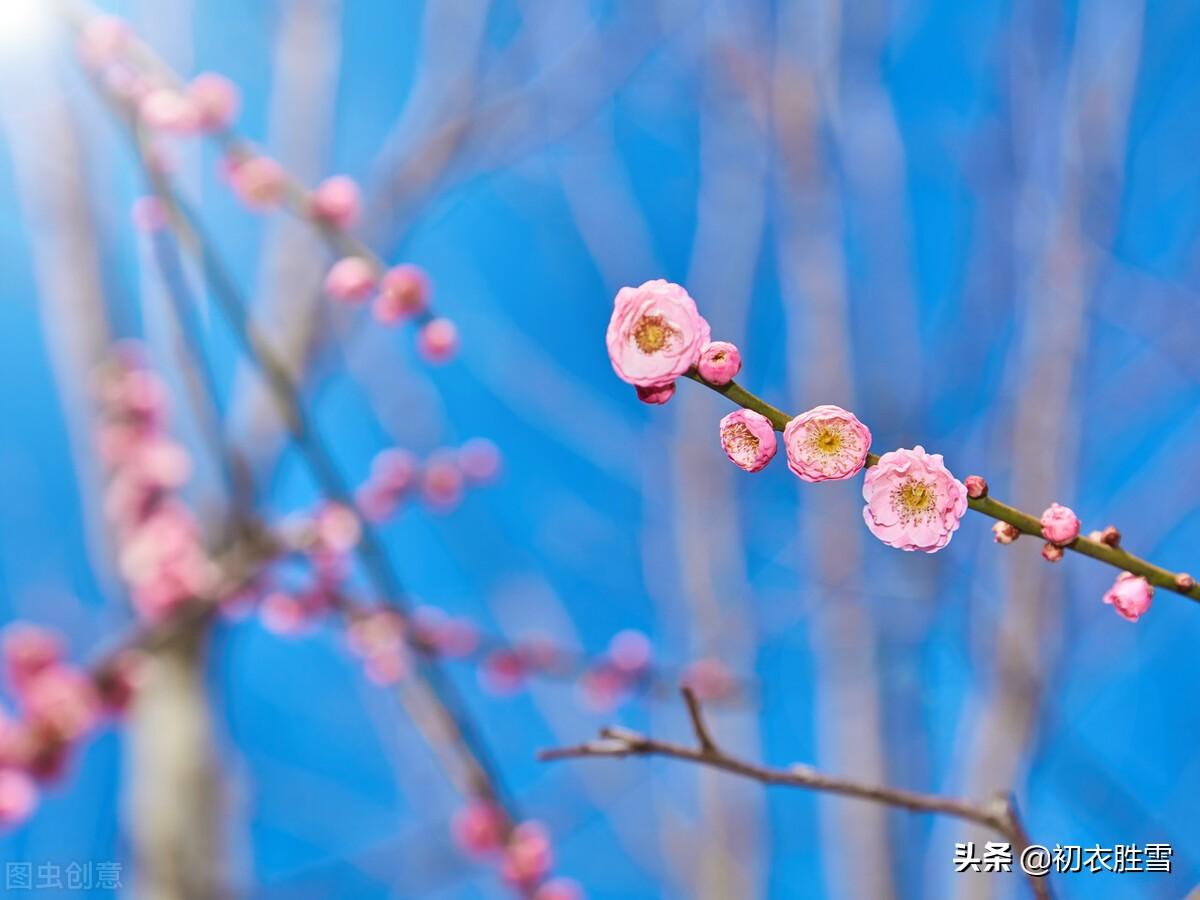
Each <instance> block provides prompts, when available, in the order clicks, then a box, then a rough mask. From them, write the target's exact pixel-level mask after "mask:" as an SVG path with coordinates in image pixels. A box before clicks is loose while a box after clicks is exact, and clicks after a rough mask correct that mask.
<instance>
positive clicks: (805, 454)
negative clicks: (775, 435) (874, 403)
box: [783, 404, 871, 481]
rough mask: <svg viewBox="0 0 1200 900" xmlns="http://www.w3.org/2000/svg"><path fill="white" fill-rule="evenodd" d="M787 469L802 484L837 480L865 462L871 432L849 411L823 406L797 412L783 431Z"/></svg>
mask: <svg viewBox="0 0 1200 900" xmlns="http://www.w3.org/2000/svg"><path fill="white" fill-rule="evenodd" d="M783 447H784V450H786V451H787V460H788V468H789V469H791V470H792V471H793V472H795V473H796V475H798V476H799V477H800V478H803V479H804V480H805V481H837V480H841V479H843V478H849V477H850V476H851V475H854V474H856V473H857V472H858V471H859V470H860V469H861V468H862V467H863V465H864V464H865V463H866V461H867V451H868V450H870V449H871V431H870V429H868V428H867V426H866V425H864V424H863V423H862V422H860V421H858V418H857V417H856V416H855V415H854V413H852V412H848V411H847V410H844V409H842V408H841V407H840V406H831V405H828V404H826V405H824V406H818V407H815V408H813V409H810V410H809V411H808V412H803V413H800V415H798V416H796V418H794V419H792V421H790V422H788V423H787V427H785V428H784V429H783Z"/></svg>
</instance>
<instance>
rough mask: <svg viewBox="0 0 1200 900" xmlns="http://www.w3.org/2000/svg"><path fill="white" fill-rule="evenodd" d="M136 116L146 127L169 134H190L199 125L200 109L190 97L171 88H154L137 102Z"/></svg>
mask: <svg viewBox="0 0 1200 900" xmlns="http://www.w3.org/2000/svg"><path fill="white" fill-rule="evenodd" d="M138 116H139V117H140V118H141V120H142V122H143V123H145V125H146V126H147V127H148V128H151V129H153V130H155V131H166V132H169V133H170V134H192V133H193V132H195V131H196V129H198V128H199V127H200V111H199V110H198V109H196V106H195V104H194V103H192V101H191V98H190V97H188V96H187V95H186V94H181V93H180V92H179V91H176V90H172V89H171V88H156V89H155V90H152V91H150V92H149V93H148V94H146V96H145V97H143V98H142V101H141V103H139V104H138Z"/></svg>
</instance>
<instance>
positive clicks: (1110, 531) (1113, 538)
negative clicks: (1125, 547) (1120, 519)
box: [1100, 525, 1121, 547]
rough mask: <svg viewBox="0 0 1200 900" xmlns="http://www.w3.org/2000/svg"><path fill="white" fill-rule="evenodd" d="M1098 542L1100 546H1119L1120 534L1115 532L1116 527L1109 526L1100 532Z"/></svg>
mask: <svg viewBox="0 0 1200 900" xmlns="http://www.w3.org/2000/svg"><path fill="white" fill-rule="evenodd" d="M1100 542H1101V543H1102V544H1108V546H1110V547H1119V546H1121V532H1119V531H1118V530H1117V526H1115V525H1109V526H1108V527H1107V528H1105V529H1104V530H1103V531H1102V532H1100Z"/></svg>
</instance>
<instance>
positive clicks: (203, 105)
mask: <svg viewBox="0 0 1200 900" xmlns="http://www.w3.org/2000/svg"><path fill="white" fill-rule="evenodd" d="M78 54H79V58H80V60H81V61H82V63H83V64H84V66H85V67H86V68H87V69H88V71H89V72H91V73H92V75H93V77H94V78H95V79H96V80H97V81H98V82H99V83H100V84H101V85H103V86H104V88H105V90H107V91H108V92H109V93H110V95H111V96H113V97H115V98H117V99H118V100H120V101H121V102H122V103H124V104H125V105H126V106H127V107H128V108H129V109H130V110H132V111H133V112H134V113H135V114H136V116H137V119H138V122H139V123H140V125H141V126H142V128H144V129H145V131H146V132H147V133H148V134H151V135H154V136H155V137H156V138H157V137H160V136H165V137H199V136H205V135H207V136H215V137H217V138H218V139H219V140H220V141H221V144H222V146H223V147H224V148H225V150H226V154H225V157H224V160H223V163H222V171H223V173H224V175H225V178H226V180H227V181H228V183H229V186H230V189H231V190H232V191H233V193H234V195H235V196H236V197H237V198H238V200H239V201H240V202H241V203H242V205H243V206H245V207H246V208H247V209H249V210H252V211H254V212H269V211H271V210H274V209H277V208H279V207H282V206H285V205H287V206H289V207H290V208H291V209H292V210H293V211H294V212H295V213H297V214H298V215H301V216H303V217H305V218H307V219H308V220H309V221H311V222H312V223H313V224H314V225H316V226H317V227H318V228H319V229H320V230H321V231H322V232H323V233H325V234H326V235H327V236H329V237H330V239H331V243H332V242H336V234H334V233H337V232H345V231H348V230H349V229H351V228H353V227H354V226H355V225H356V224H357V223H358V221H359V219H360V218H361V216H362V191H361V190H360V189H359V186H358V184H357V183H356V182H355V181H354V180H353V179H352V178H350V177H348V176H346V175H335V176H332V177H330V178H327V179H326V180H325V181H323V182H321V183H320V184H319V185H317V187H315V188H314V189H313V190H311V191H308V190H306V189H305V188H304V187H302V186H301V185H299V184H297V183H295V181H294V180H293V179H292V178H291V177H290V176H289V175H288V173H287V170H286V169H284V167H283V166H282V165H281V164H280V163H279V162H278V161H277V160H275V159H274V158H272V157H271V156H269V155H267V154H265V153H262V152H260V151H258V150H257V149H254V148H252V147H251V146H250V145H248V144H246V143H244V142H243V141H241V140H240V139H239V138H235V137H234V136H233V134H232V131H231V129H232V128H233V125H234V122H235V121H236V120H237V117H238V114H239V112H240V111H241V105H242V99H241V93H240V91H239V90H238V87H237V85H235V84H234V83H233V82H232V81H230V80H229V79H228V78H226V77H224V76H223V75H219V74H217V73H215V72H204V73H201V74H199V75H197V76H196V77H195V78H194V79H192V81H191V82H188V83H182V82H180V81H179V80H177V79H176V78H174V77H173V76H172V75H171V74H170V73H169V72H168V71H167V70H166V69H165V68H164V67H162V66H160V65H151V64H149V63H148V62H147V60H149V59H151V58H152V54H151V53H150V51H149V48H147V47H146V46H145V44H144V43H142V42H141V41H140V40H139V38H138V37H137V35H136V34H135V33H134V32H133V29H132V28H131V27H130V26H129V25H128V23H127V22H125V21H124V20H122V19H119V18H117V17H114V16H107V15H95V16H92V17H91V18H90V19H89V20H88V21H87V23H85V24H84V25H83V27H82V28H81V29H80V35H79V44H78ZM149 156H150V162H151V163H152V164H153V165H155V166H156V167H158V168H160V169H162V170H167V169H169V168H170V165H169V162H168V160H167V155H166V153H165V152H164V151H163V149H162V147H161V146H160V144H159V142H158V141H156V142H155V143H154V144H153V145H150V149H149ZM143 199H144V198H143ZM134 218H135V222H136V223H137V225H138V227H139V228H140V229H143V230H149V231H154V230H157V229H158V228H161V227H162V226H163V225H164V224H165V217H164V216H163V214H162V211H161V209H160V208H157V206H156V205H150V204H147V203H144V202H142V201H139V204H138V206H137V207H136V208H135V214H134ZM325 289H326V291H327V292H328V294H329V295H330V297H332V298H333V299H335V300H338V301H341V302H344V303H349V304H359V303H362V302H364V301H366V300H367V299H369V298H371V297H374V298H375V300H374V305H373V310H374V315H375V318H376V320H378V321H379V322H381V323H383V324H385V325H395V324H399V323H401V322H404V321H409V320H411V321H414V322H416V323H417V326H418V332H417V350H418V352H419V353H420V354H421V356H422V357H424V358H425V359H426V360H427V361H428V362H431V363H442V362H446V361H448V360H450V359H451V358H452V357H453V356H454V353H455V351H456V350H457V349H458V331H457V329H456V327H455V325H454V323H453V322H452V321H450V320H449V319H446V318H440V317H436V316H434V315H433V314H432V313H431V312H430V309H429V296H430V288H429V279H428V278H427V276H426V275H425V273H424V272H423V271H422V270H420V269H419V268H417V267H416V266H412V265H398V266H394V267H392V268H390V269H389V268H386V267H385V266H384V265H382V264H381V263H380V262H379V261H378V260H377V259H376V258H374V256H373V255H371V254H370V253H369V252H368V251H366V249H365V248H363V251H362V253H361V254H351V255H348V256H344V257H342V258H340V259H338V260H337V261H335V262H334V264H333V265H332V267H331V268H330V270H329V272H328V274H327V276H326V279H325Z"/></svg>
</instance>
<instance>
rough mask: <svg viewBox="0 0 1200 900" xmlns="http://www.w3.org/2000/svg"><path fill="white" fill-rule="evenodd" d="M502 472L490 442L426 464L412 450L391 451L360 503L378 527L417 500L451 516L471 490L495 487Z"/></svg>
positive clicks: (473, 443) (444, 453)
mask: <svg viewBox="0 0 1200 900" xmlns="http://www.w3.org/2000/svg"><path fill="white" fill-rule="evenodd" d="M499 472H500V451H499V450H498V449H497V448H496V445H495V444H493V443H492V442H491V441H489V440H486V439H484V438H473V439H472V440H469V441H467V442H466V443H464V444H463V445H462V446H461V447H458V448H443V449H441V450H437V451H435V452H433V453H431V454H430V455H429V456H428V457H426V458H425V459H424V460H423V461H422V460H419V459H418V458H417V457H416V456H415V455H414V454H412V453H410V452H408V451H407V450H401V449H399V448H390V449H388V450H384V451H382V452H381V453H379V454H378V455H377V456H376V457H375V459H374V460H373V461H372V463H371V475H370V477H369V478H368V479H367V481H366V482H364V483H363V484H362V486H361V487H359V489H358V492H357V494H356V503H357V505H358V508H359V510H360V512H361V513H362V515H363V516H364V517H365V518H366V519H368V520H369V521H372V522H382V521H384V520H386V519H389V518H391V517H392V516H393V515H394V514H395V513H396V511H397V509H398V508H399V507H400V505H401V504H402V503H403V502H404V501H405V500H407V499H409V498H410V497H414V496H415V497H419V498H420V499H421V500H422V501H423V502H424V503H425V505H426V507H428V508H429V509H431V510H434V511H435V512H448V511H450V510H452V509H454V508H455V507H456V506H458V504H459V503H460V502H461V501H462V499H463V495H464V494H465V492H466V490H467V488H471V487H480V486H483V485H486V484H490V483H491V482H493V481H494V480H495V479H496V477H497V475H498V474H499Z"/></svg>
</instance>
